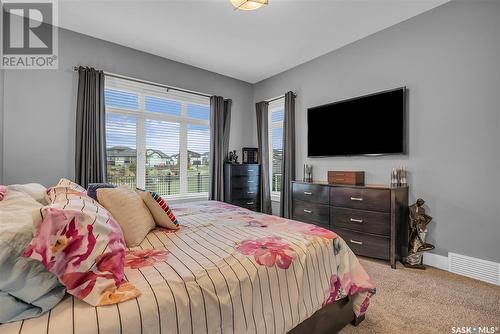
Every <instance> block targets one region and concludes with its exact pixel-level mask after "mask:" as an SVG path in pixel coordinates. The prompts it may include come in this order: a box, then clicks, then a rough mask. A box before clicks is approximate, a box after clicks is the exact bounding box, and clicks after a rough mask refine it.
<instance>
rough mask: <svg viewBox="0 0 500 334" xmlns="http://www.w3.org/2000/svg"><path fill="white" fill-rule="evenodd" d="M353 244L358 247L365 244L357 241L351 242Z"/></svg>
mask: <svg viewBox="0 0 500 334" xmlns="http://www.w3.org/2000/svg"><path fill="white" fill-rule="evenodd" d="M350 241H351V243H353V244H356V245H362V244H363V243H362V242H361V241H356V240H352V239H351V240H350Z"/></svg>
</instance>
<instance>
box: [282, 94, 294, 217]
mask: <svg viewBox="0 0 500 334" xmlns="http://www.w3.org/2000/svg"><path fill="white" fill-rule="evenodd" d="M281 175H282V176H281V177H282V179H281V201H280V216H281V217H285V218H290V217H292V194H291V189H292V187H291V185H292V181H294V180H295V94H294V93H293V92H288V93H286V94H285V119H284V121H283V161H282V163H281Z"/></svg>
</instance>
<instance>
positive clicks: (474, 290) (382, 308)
mask: <svg viewBox="0 0 500 334" xmlns="http://www.w3.org/2000/svg"><path fill="white" fill-rule="evenodd" d="M360 261H361V263H362V264H363V266H364V267H365V269H366V271H367V272H368V274H369V275H370V276H371V278H372V279H373V281H374V282H375V284H376V285H377V294H376V295H375V296H374V297H373V299H372V301H371V305H370V308H369V309H368V312H367V314H366V319H365V320H364V321H363V322H362V323H361V324H360V325H359V326H357V327H354V326H352V325H348V326H347V327H346V328H345V329H344V330H343V331H342V332H341V333H342V334H348V333H452V326H460V327H462V326H474V325H476V326H488V327H490V326H494V327H497V329H496V331H495V333H500V287H499V286H496V285H492V284H488V283H483V282H480V281H477V280H473V279H470V278H467V277H463V276H459V275H455V274H452V273H449V272H447V271H443V270H439V269H434V268H427V270H416V269H407V268H405V267H403V266H402V265H401V264H398V268H397V269H396V270H394V269H391V267H390V266H389V265H388V264H387V263H386V262H380V261H376V260H369V259H366V258H360Z"/></svg>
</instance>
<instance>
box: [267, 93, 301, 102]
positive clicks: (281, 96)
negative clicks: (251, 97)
mask: <svg viewBox="0 0 500 334" xmlns="http://www.w3.org/2000/svg"><path fill="white" fill-rule="evenodd" d="M293 96H294V97H297V94H295V93H293ZM284 97H285V94H282V95H280V96H276V97H273V98H271V99H268V100H264V101H266V102H267V103H271V102H274V101H277V100H279V99H282V98H284Z"/></svg>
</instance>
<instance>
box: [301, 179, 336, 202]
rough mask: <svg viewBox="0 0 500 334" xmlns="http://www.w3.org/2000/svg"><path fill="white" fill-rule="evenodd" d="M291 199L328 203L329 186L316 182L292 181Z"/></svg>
mask: <svg viewBox="0 0 500 334" xmlns="http://www.w3.org/2000/svg"><path fill="white" fill-rule="evenodd" d="M292 190H293V199H294V200H300V201H304V202H312V203H318V204H328V202H329V193H328V191H329V187H328V186H322V185H318V184H307V183H295V182H294V183H293V189H292Z"/></svg>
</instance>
